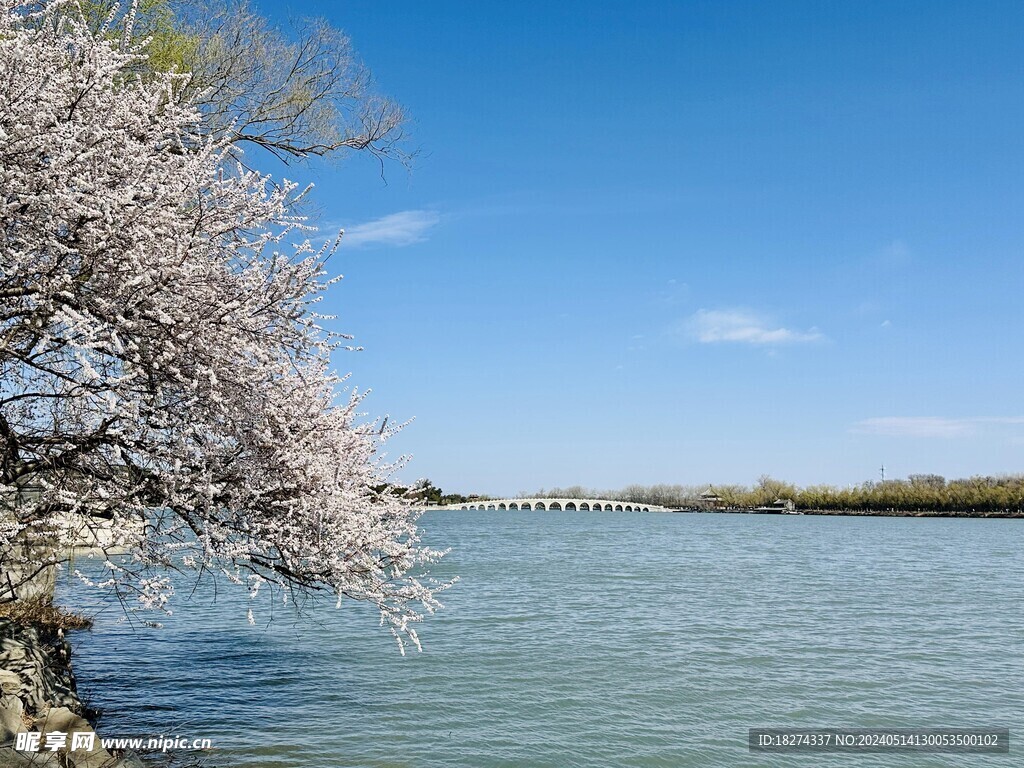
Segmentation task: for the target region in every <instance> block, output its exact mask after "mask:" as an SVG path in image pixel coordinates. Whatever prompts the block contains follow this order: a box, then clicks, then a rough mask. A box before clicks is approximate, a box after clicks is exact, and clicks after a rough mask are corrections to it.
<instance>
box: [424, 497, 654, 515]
mask: <svg viewBox="0 0 1024 768" xmlns="http://www.w3.org/2000/svg"><path fill="white" fill-rule="evenodd" d="M427 509H493V510H527V511H531V512H532V511H538V512H547V511H553V510H557V511H565V512H670V511H671V510H670V509H669V508H668V507H661V506H658V505H657V504H639V503H637V502H633V501H615V500H613V499H556V498H531V499H475V500H473V501H466V502H463V503H461V504H440V505H431V506H428V507H427Z"/></svg>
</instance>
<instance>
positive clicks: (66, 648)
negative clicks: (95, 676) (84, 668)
mask: <svg viewBox="0 0 1024 768" xmlns="http://www.w3.org/2000/svg"><path fill="white" fill-rule="evenodd" d="M95 717H96V713H95V712H93V711H91V710H90V709H89V708H88V707H87V706H86V705H85V704H84V703H83V702H82V700H81V699H80V698H79V697H78V691H77V686H76V683H75V675H74V672H73V671H72V669H71V645H70V644H69V643H68V641H67V639H66V637H65V630H64V629H62V628H60V627H59V626H55V625H53V624H46V623H37V624H27V623H21V622H18V621H14V620H12V619H8V618H0V766H2V767H3V768H8V767H10V768H20V767H21V766H26V767H27V766H32V767H33V768H44V767H45V768H49V767H53V768H57V767H58V766H59V767H60V768H141V766H142V763H141V762H139V760H138V759H137V758H135V757H133V756H125V755H114V754H111V753H110V752H108V751H107V750H105V749H103V748H102V746H101V745H100V740H99V737H98V736H97V735H96V730H95V722H94V721H95ZM19 734H25V735H23V736H22V737H21V743H19V737H18V735H19ZM48 734H49V737H48ZM54 734H58V735H56V736H55V735H54ZM59 734H63V736H64V740H63V742H62V741H61V736H60V735H59ZM58 744H59V745H60V747H61V748H60V750H59V751H57V750H56V749H48V746H49V745H58ZM90 745H91V748H90ZM17 747H22V749H20V750H19V749H17ZM25 747H28V748H27V749H25ZM72 747H77V748H74V749H73V748H72Z"/></svg>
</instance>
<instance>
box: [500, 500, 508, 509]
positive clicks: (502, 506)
mask: <svg viewBox="0 0 1024 768" xmlns="http://www.w3.org/2000/svg"><path fill="white" fill-rule="evenodd" d="M498 509H508V507H506V506H505V502H504V501H502V502H500V503H499V504H498Z"/></svg>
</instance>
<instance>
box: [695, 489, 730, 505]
mask: <svg viewBox="0 0 1024 768" xmlns="http://www.w3.org/2000/svg"><path fill="white" fill-rule="evenodd" d="M700 505H701V507H703V508H704V509H725V501H724V500H723V499H722V497H721V496H719V495H718V494H717V493H715V489H714V488H712V487H711V486H710V485H709V486H708V489H707V490H706V491H704V493H702V494H701V495H700Z"/></svg>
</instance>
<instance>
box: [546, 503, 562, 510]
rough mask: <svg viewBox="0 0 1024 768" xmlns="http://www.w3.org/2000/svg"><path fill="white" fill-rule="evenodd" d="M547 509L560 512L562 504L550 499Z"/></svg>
mask: <svg viewBox="0 0 1024 768" xmlns="http://www.w3.org/2000/svg"><path fill="white" fill-rule="evenodd" d="M548 510H549V511H552V510H555V511H558V512H561V511H562V505H561V504H559V503H558V502H557V501H552V502H551V503H550V504H548Z"/></svg>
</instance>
